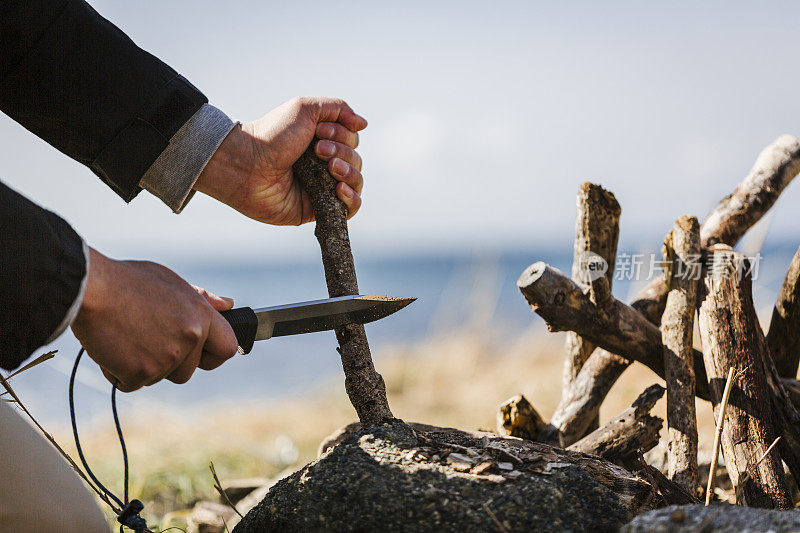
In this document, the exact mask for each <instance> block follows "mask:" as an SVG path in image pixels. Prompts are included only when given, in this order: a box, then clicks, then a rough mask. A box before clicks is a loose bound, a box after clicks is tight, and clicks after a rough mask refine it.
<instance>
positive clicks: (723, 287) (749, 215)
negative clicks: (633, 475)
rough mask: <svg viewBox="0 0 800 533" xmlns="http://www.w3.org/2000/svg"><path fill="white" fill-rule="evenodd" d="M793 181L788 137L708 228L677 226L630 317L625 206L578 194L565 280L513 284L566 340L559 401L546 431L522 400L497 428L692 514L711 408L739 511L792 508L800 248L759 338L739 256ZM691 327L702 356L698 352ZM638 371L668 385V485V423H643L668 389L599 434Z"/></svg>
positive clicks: (505, 410) (794, 162) (799, 168)
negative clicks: (563, 452)
mask: <svg viewBox="0 0 800 533" xmlns="http://www.w3.org/2000/svg"><path fill="white" fill-rule="evenodd" d="M798 172H800V138H795V137H792V136H789V135H783V136H781V137H780V138H778V139H777V140H776V141H775V142H774V143H772V144H771V145H770V146H768V147H767V148H766V149H764V151H763V152H762V153H761V154H760V155H759V157H758V159H757V160H756V163H755V165H754V166H753V168H752V170H751V171H750V173H749V174H748V175H747V177H746V178H745V179H744V181H743V182H742V183H741V184H740V185H739V186H738V187H737V188H736V190H735V191H734V192H733V193H732V194H731V195H730V196H728V197H726V198H725V199H723V200H722V201H721V202H720V204H719V205H718V206H717V208H716V209H714V211H713V212H712V213H711V214H710V215H709V216H708V217H707V218H706V220H705V221H704V222H703V223H702V224H699V223H698V221H697V219H696V218H695V217H689V216H683V217H681V218H679V219H678V220H677V221H676V222H675V225H674V227H673V228H672V230H671V231H670V233H669V235H668V236H667V238H666V240H665V243H664V248H663V249H664V261H663V262H662V269H663V271H664V275H663V276H658V277H657V278H656V279H653V280H652V281H651V282H650V283H649V284H648V285H647V287H646V288H645V289H644V290H642V291H641V292H640V293H639V294H638V295H637V297H636V298H635V299H634V300H633V302H631V303H630V305H628V304H625V303H623V302H621V301H619V300H617V299H616V298H614V296H613V295H612V293H611V281H612V279H613V277H614V271H615V268H614V261H615V256H616V250H617V239H618V236H619V219H620V206H619V204H618V203H617V201H616V199H615V198H614V195H613V194H612V193H610V192H609V191H606V190H604V189H603V188H601V187H600V186H598V185H594V184H591V183H586V184H584V185H583V186H582V187H581V189H580V193H579V194H578V216H577V224H576V234H575V249H574V263H573V267H572V276H571V278H570V277H568V276H566V275H564V274H562V273H561V272H560V271H558V270H557V269H555V268H553V267H551V266H549V265H547V264H545V263H543V262H538V263H534V264H532V265H531V266H530V267H528V268H527V269H526V270H525V271H524V272H523V274H522V275H521V276H520V278H519V280H518V282H517V283H518V286H519V289H520V291H521V292H522V294H523V295H524V297H525V299H526V300H527V301H528V303H529V304H530V306H531V308H532V309H533V311H535V312H536V313H537V314H538V315H539V316H541V317H542V318H543V319H544V320H545V322H546V323H547V326H548V328H549V330H550V331H567V332H568V335H567V341H566V352H567V353H566V361H565V368H564V376H563V395H562V398H561V402H560V404H559V405H558V407H557V409H556V412H555V413H554V414H553V416H552V417H551V419H550V423H549V424H548V423H545V422H544V421H543V419H542V417H541V416H539V414H538V413H537V412H536V410H535V409H534V408H533V406H531V404H530V403H529V402H528V401H527V400H525V398H523V397H521V396H518V397H516V398H512V399H511V400H509V401H508V402H507V403H506V404H504V405H503V406H502V407H501V409H500V413H499V421H500V424H499V425H500V427H501V428H502V430H503V431H504V432H505V433H506V434H509V435H513V436H519V437H522V438H525V439H528V440H532V441H537V442H542V443H546V444H551V445H554V446H558V447H563V448H568V449H570V450H577V451H591V452H592V453H596V454H598V455H601V456H602V457H604V458H606V459H610V460H612V461H614V462H618V463H620V464H622V465H623V466H625V467H626V468H628V469H630V470H633V471H639V472H641V473H643V474H644V477H645V478H650V479H651V480H652V482H653V484H654V485H655V486H657V487H658V488H659V490H660V492H661V494H662V496H663V497H664V498H665V500H666V501H667V502H669V503H685V502H688V501H694V500H695V499H696V498H697V497H698V496H699V495H701V494H702V492H703V488H701V487H698V464H697V448H698V444H697V440H698V435H697V422H696V413H695V396H697V397H700V398H702V399H704V400H708V401H710V402H711V403H712V405H713V408H714V414H715V419H716V421H717V426H718V428H717V440H718V441H720V442H721V447H722V453H723V455H724V459H725V465H726V467H727V471H728V474H729V476H730V479H731V481H732V483H733V486H734V488H735V495H736V500H737V502H738V503H740V504H744V505H749V506H756V507H767V508H777V509H787V508H791V507H793V506H794V501H793V498H792V494H791V492H790V488H789V487H790V483H789V481H788V480H787V474H786V473H785V469H784V464H785V466H786V469H787V470H788V474H789V475H791V477H792V478H794V481H795V483H796V484H797V485H798V486H800V414H798V408H800V384H799V383H798V382H797V381H796V379H795V378H796V376H797V370H798V361H800V310H798V309H800V301H798V300H800V284H799V283H798V277H800V250H798V252H797V254H796V255H795V256H794V259H793V261H792V263H791V266H790V268H789V271H788V274H787V275H786V279H785V281H784V283H783V287H782V288H781V291H780V296H779V298H778V301H777V303H776V304H775V309H774V313H773V315H772V321H771V323H770V325H769V330H768V333H767V334H766V336H765V335H764V333H763V330H762V328H761V325H760V324H759V321H758V318H757V316H756V312H755V309H754V306H753V298H752V272H753V268H752V266H753V265H752V264H751V261H750V259H749V258H747V257H745V256H744V255H742V254H741V253H738V252H736V251H734V249H733V248H732V247H733V246H735V245H736V244H737V242H738V241H739V240H740V239H741V238H742V236H743V235H744V234H745V232H746V231H747V230H748V229H749V228H750V227H752V226H753V225H754V224H755V223H756V222H758V221H759V220H760V219H761V218H762V217H763V216H764V215H765V213H766V212H767V211H768V210H769V209H770V208H771V207H772V205H773V204H774V203H775V201H776V200H777V199H778V197H779V196H780V194H781V192H782V191H783V190H784V189H785V188H786V187H787V186H788V185H789V183H790V182H791V181H792V179H793V178H794V177H795V176H796V175H797V174H798ZM599 258H602V260H600V259H599ZM603 269H605V271H603ZM695 316H697V317H698V326H699V332H700V340H701V342H702V350H697V349H695V348H694V346H693V330H694V321H695ZM634 361H636V362H639V363H641V364H644V365H646V366H647V367H648V368H650V369H651V370H653V371H654V372H655V373H656V374H658V375H659V376H660V377H662V378H663V379H664V380H665V381H666V392H667V424H668V428H669V431H668V464H669V470H668V474H667V476H663V475H661V472H659V471H658V470H656V469H655V468H652V467H649V466H648V465H647V464H646V463H645V462H644V461H643V459H642V454H643V453H644V452H646V451H647V450H649V449H651V448H652V447H653V446H655V444H656V443H657V442H658V439H659V431H660V429H661V425H662V421H661V420H660V419H658V418H656V417H653V416H651V415H650V414H649V411H650V409H651V408H652V406H653V405H654V404H655V402H656V400H657V399H658V398H659V397H660V396H661V395H662V394H663V389H662V388H661V387H660V386H657V385H656V386H653V387H650V388H648V389H647V390H646V391H645V392H644V393H643V394H642V396H641V397H640V398H639V399H638V400H637V401H636V402H635V403H634V405H633V406H632V407H631V408H630V409H628V410H626V411H625V412H624V413H622V414H620V415H619V416H618V417H616V418H615V419H613V420H612V421H611V422H609V423H607V424H605V425H604V426H602V427H600V428H598V413H599V410H600V406H601V404H602V403H603V400H604V398H605V397H606V395H607V394H608V392H609V390H610V389H611V387H612V386H613V385H614V383H615V382H616V380H617V379H618V378H619V377H620V375H621V374H622V373H623V372H624V371H625V369H626V368H628V366H630V365H631V364H632V363H633V362H634ZM726 386H727V387H726ZM776 442H777V445H774V444H775V443H776ZM773 445H774V446H773ZM659 476H660V477H659ZM712 477H713V476H712ZM712 482H713V480H712ZM709 486H710V484H709ZM710 494H711V493H710V492H709V493H708V494H707V496H710Z"/></svg>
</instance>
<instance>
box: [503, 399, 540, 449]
mask: <svg viewBox="0 0 800 533" xmlns="http://www.w3.org/2000/svg"><path fill="white" fill-rule="evenodd" d="M546 425H547V424H545V421H544V420H543V419H542V417H541V416H540V415H539V413H538V412H537V411H536V409H534V407H533V405H531V403H530V402H529V401H528V399H527V398H525V396H523V395H522V394H519V395H517V396H514V397H513V398H510V399H509V400H507V401H506V402H505V403H504V404H503V405H501V406H500V410H499V411H498V413H497V433H498V434H500V435H511V436H512V437H519V438H521V439H527V440H532V441H536V440H537V439H538V437H539V434H540V433H541V432H542V430H544V428H545V426H546Z"/></svg>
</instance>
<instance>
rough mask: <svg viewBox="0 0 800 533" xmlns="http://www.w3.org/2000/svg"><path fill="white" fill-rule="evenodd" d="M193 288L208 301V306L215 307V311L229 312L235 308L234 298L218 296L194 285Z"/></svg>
mask: <svg viewBox="0 0 800 533" xmlns="http://www.w3.org/2000/svg"><path fill="white" fill-rule="evenodd" d="M192 287H194V290H196V291H197V292H198V293H199V294H200V296H202V297H203V298H205V299H206V301H207V302H208V304H209V305H210V306H211V307H213V308H214V310H215V311H227V310H228V309H231V308H232V307H233V298H227V297H225V296H217V295H216V294H214V293H213V292H209V291H207V290H205V289H204V288H202V287H198V286H197V285H192Z"/></svg>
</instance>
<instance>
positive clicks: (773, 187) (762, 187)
mask: <svg viewBox="0 0 800 533" xmlns="http://www.w3.org/2000/svg"><path fill="white" fill-rule="evenodd" d="M798 170H800V139H798V138H795V137H793V136H790V135H782V136H781V137H779V138H778V139H776V140H775V141H774V142H773V143H772V144H770V145H769V146H767V147H766V148H765V149H764V150H763V151H762V152H761V155H760V156H759V157H758V158H757V160H756V162H755V164H754V165H753V168H752V169H751V170H750V172H749V173H748V175H747V177H745V179H744V181H743V182H742V183H741V184H740V185H739V186H738V187H737V188H736V190H735V191H734V192H733V193H732V194H731V195H730V196H728V197H726V198H725V199H723V200H722V201H721V202H720V204H719V206H718V207H717V208H716V209H715V210H714V211H713V213H712V214H711V215H709V217H708V218H707V219H706V221H705V222H704V223H703V225H702V226H701V236H702V237H701V244H703V245H708V244H711V243H714V242H722V243H725V244H728V245H730V246H734V245H735V244H736V243H737V242H739V240H740V239H741V238H742V236H743V235H744V234H745V233H746V232H747V230H748V229H749V228H750V227H752V226H753V225H754V224H755V223H756V222H758V221H759V220H760V219H761V217H762V216H763V215H764V214H765V213H766V211H767V210H768V209H769V208H770V207H771V206H772V205H773V204H774V203H775V201H776V200H777V198H778V196H779V195H780V194H781V193H782V192H783V190H784V189H785V188H786V187H787V186H788V185H789V183H790V182H791V181H792V179H793V178H794V177H795V175H796V174H797V173H798ZM667 292H668V291H667V286H666V284H665V282H664V280H663V279H661V278H658V279H654V280H653V281H652V282H650V283H649V284H648V285H647V286H646V287H645V288H644V289H643V290H641V291H640V292H639V293H638V294H637V296H636V298H634V300H633V302H632V303H631V307H633V308H634V309H636V310H637V311H639V312H640V313H641V314H642V315H643V316H644V317H645V318H646V319H647V320H649V321H650V322H652V323H653V324H655V325H656V326H658V325H659V324H660V320H661V316H662V315H663V313H664V306H665V305H666V301H667ZM625 362H627V364H625ZM630 363H631V360H630V359H626V358H623V357H621V356H620V355H614V354H612V353H610V352H608V351H607V350H604V349H601V348H598V349H596V350H595V351H594V353H593V354H592V355H591V356H590V357H589V359H588V360H587V362H586V363H584V367H583V369H581V372H579V374H580V373H583V374H584V375H583V376H580V375H579V376H577V377H576V378H575V380H574V381H573V384H572V386H571V387H570V392H569V394H568V395H567V396H565V397H564V398H562V401H561V403H560V404H559V406H558V408H557V409H556V412H555V414H554V415H553V417H552V419H551V424H552V426H553V427H552V428H550V429H549V431H546V432H545V433H549V435H550V440H554V439H556V440H558V439H563V440H564V441H565V442H566V443H570V440H569V439H570V438H571V436H573V435H579V434H580V432H581V431H582V430H583V429H585V428H586V427H589V425H590V423H591V420H593V419H594V417H595V416H596V413H597V412H598V411H599V409H600V404H601V403H602V402H603V399H604V398H605V396H606V395H607V394H608V391H609V390H610V389H611V387H612V386H613V384H614V383H615V382H616V381H617V379H619V377H620V376H621V375H622V373H623V372H624V371H625V369H626V368H627V367H628V365H629V364H630ZM783 375H784V377H794V375H791V376H789V375H787V374H783ZM798 392H799V394H798V396H800V391H798ZM567 398H568V399H567ZM798 399H800V398H798ZM582 417H588V418H589V421H588V422H587V421H586V420H584V419H583V418H582ZM559 432H562V434H560V435H559V434H558V433H559ZM577 438H579V437H577ZM572 442H574V440H573V441H572Z"/></svg>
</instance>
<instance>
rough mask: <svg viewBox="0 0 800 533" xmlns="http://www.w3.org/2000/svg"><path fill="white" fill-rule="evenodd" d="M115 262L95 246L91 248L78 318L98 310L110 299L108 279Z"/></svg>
mask: <svg viewBox="0 0 800 533" xmlns="http://www.w3.org/2000/svg"><path fill="white" fill-rule="evenodd" d="M114 263H116V261H114V260H113V259H109V258H108V257H106V256H104V255H103V254H101V253H100V252H98V251H97V250H95V249H94V248H91V247H90V248H89V275H88V276H87V278H86V291H85V292H84V293H83V301H82V302H81V308H80V311H78V315H77V316H76V320H80V319H81V318H83V317H85V316H86V315H90V314H92V313H94V312H96V311H97V310H99V309H100V307H101V305H102V303H103V302H104V301H107V300H108V297H109V284H108V280H109V279H110V272H111V270H112V268H113V266H114Z"/></svg>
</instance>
